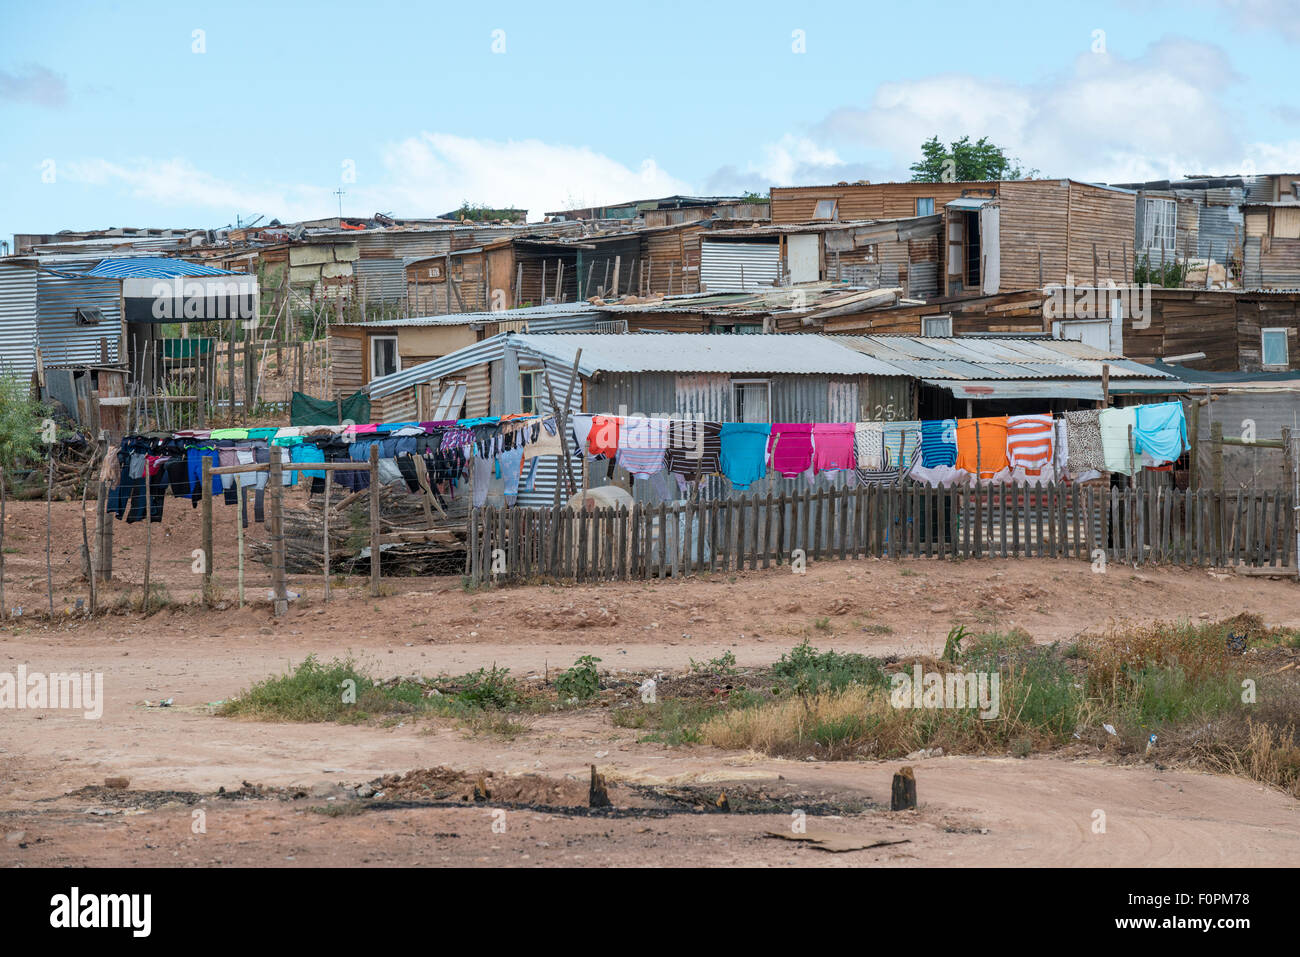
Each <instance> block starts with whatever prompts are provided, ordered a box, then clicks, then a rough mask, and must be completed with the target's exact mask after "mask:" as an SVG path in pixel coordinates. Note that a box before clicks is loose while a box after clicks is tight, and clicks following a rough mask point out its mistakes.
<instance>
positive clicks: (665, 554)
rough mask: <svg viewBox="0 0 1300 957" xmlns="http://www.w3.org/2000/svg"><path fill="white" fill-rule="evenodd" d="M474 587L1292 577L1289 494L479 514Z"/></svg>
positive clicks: (1128, 493) (1019, 491)
mask: <svg viewBox="0 0 1300 957" xmlns="http://www.w3.org/2000/svg"><path fill="white" fill-rule="evenodd" d="M466 531H467V553H468V554H467V558H466V575H467V576H468V579H469V582H470V583H471V584H474V585H479V584H484V583H488V582H493V583H510V582H524V581H535V580H545V579H553V580H564V581H577V582H593V581H627V580H642V579H650V578H667V577H671V576H677V575H683V574H695V573H701V572H705V573H711V572H728V571H736V570H741V569H758V568H770V567H772V566H773V565H782V564H790V563H794V562H800V561H802V562H817V561H825V560H829V559H838V560H845V559H855V558H864V557H868V558H869V557H875V558H940V559H942V558H950V559H957V558H961V559H966V558H975V559H978V558H1076V559H1081V560H1085V561H1089V562H1093V563H1095V564H1100V563H1102V562H1117V563H1123V564H1127V565H1133V566H1137V565H1152V564H1177V565H1210V566H1233V565H1249V566H1257V567H1262V566H1272V567H1277V568H1285V567H1286V566H1289V565H1293V564H1294V562H1295V556H1294V554H1293V546H1294V544H1295V516H1294V499H1293V496H1292V493H1291V491H1290V490H1287V489H1267V490H1265V489H1253V490H1252V489H1241V490H1233V491H1214V490H1211V489H1197V490H1188V491H1179V490H1177V489H1173V488H1169V487H1164V486H1152V487H1145V488H1142V487H1137V488H1125V489H1120V488H1110V489H1107V488H1104V487H1089V486H1083V487H1080V486H1077V485H1070V486H1054V485H1052V486H1044V487H1025V486H993V487H990V488H983V489H969V488H954V489H945V488H928V487H925V486H919V485H910V486H907V485H893V486H867V487H859V488H851V489H822V490H819V491H812V490H808V491H806V492H804V493H802V494H793V495H779V496H773V495H771V494H769V495H767V496H766V497H763V496H750V497H741V498H734V499H721V500H715V501H691V502H684V503H675V504H671V505H669V504H666V503H665V504H659V505H641V504H635V505H633V506H631V507H630V508H626V507H620V508H598V509H594V510H587V511H576V510H573V509H569V508H565V507H557V508H494V507H486V508H478V509H472V510H471V511H470V514H469V523H468V528H467V530H466Z"/></svg>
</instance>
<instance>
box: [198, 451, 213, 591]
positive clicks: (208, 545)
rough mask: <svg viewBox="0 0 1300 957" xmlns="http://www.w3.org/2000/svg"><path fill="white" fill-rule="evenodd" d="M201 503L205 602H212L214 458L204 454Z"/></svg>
mask: <svg viewBox="0 0 1300 957" xmlns="http://www.w3.org/2000/svg"><path fill="white" fill-rule="evenodd" d="M200 481H201V482H202V484H201V485H200V486H199V503H200V507H201V510H202V512H203V604H204V605H205V606H209V607H210V606H211V604H212V459H211V458H209V457H208V456H207V455H204V456H203V471H202V476H201V478H200Z"/></svg>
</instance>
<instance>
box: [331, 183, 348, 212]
mask: <svg viewBox="0 0 1300 957" xmlns="http://www.w3.org/2000/svg"><path fill="white" fill-rule="evenodd" d="M334 195H335V196H337V197H338V198H339V219H342V218H343V196H344V195H345V194H344V191H343V187H342V186H340V187H339V188H338V189H336V190H334Z"/></svg>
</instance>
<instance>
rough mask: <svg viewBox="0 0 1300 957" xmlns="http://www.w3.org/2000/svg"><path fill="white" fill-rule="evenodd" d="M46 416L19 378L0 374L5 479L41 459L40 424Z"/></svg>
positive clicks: (0, 449) (1, 459)
mask: <svg viewBox="0 0 1300 957" xmlns="http://www.w3.org/2000/svg"><path fill="white" fill-rule="evenodd" d="M48 415H49V410H48V409H46V408H45V407H44V406H43V405H41V404H40V403H39V402H35V401H33V400H32V399H31V397H30V390H29V389H28V387H27V385H26V383H25V382H24V381H23V380H22V379H21V378H19V377H18V376H15V375H6V374H4V373H3V372H0V465H3V466H4V469H5V474H6V480H8V478H9V473H11V472H13V471H14V470H16V469H18V468H22V467H26V466H29V465H31V464H33V463H35V462H38V461H39V460H40V459H41V457H42V455H43V453H42V451H41V450H42V443H41V424H42V422H43V421H44V420H45V418H46V417H47V416H48Z"/></svg>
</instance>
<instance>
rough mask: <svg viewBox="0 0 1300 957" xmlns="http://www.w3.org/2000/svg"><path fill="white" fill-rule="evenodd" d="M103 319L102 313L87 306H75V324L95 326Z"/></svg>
mask: <svg viewBox="0 0 1300 957" xmlns="http://www.w3.org/2000/svg"><path fill="white" fill-rule="evenodd" d="M103 321H104V313H103V312H101V311H100V310H98V309H93V308H91V307H89V306H78V307H77V325H79V326H97V325H99V324H100V323H101V322H103Z"/></svg>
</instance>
